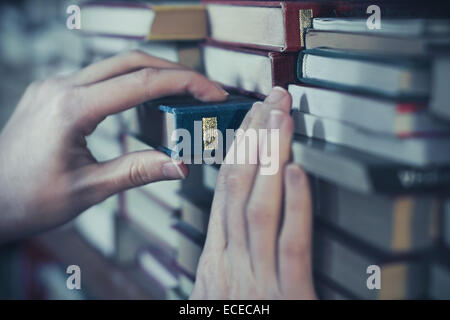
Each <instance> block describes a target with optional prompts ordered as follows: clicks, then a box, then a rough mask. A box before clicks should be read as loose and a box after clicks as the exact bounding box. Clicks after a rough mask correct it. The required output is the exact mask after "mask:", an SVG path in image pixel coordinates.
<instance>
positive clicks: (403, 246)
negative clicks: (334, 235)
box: [315, 180, 441, 253]
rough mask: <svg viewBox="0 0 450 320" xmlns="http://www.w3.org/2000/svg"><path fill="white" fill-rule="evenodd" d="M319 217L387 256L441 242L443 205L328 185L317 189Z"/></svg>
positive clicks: (321, 184)
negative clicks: (440, 229) (440, 230)
mask: <svg viewBox="0 0 450 320" xmlns="http://www.w3.org/2000/svg"><path fill="white" fill-rule="evenodd" d="M315 188H316V189H315V192H316V193H317V195H316V197H317V201H320V208H319V210H315V213H316V217H317V218H318V219H320V220H321V221H324V222H326V223H328V224H330V225H332V226H334V227H336V228H338V229H340V230H343V231H345V232H347V233H348V234H350V235H353V236H355V237H357V238H358V239H359V241H360V242H361V243H367V244H369V245H370V246H373V247H376V248H378V249H380V250H383V251H385V252H391V253H410V252H422V251H424V250H427V249H430V248H431V247H432V246H433V245H434V243H435V240H436V239H437V235H438V229H439V213H440V210H441V202H440V201H439V200H438V199H437V198H436V197H434V196H424V195H417V196H412V195H402V196H386V195H376V194H368V195H366V194H361V193H359V192H355V191H351V190H348V189H346V188H343V187H339V186H336V185H334V184H330V183H327V182H324V181H320V180H319V182H318V183H316V185H315Z"/></svg>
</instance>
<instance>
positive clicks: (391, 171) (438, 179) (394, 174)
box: [369, 167, 450, 194]
mask: <svg viewBox="0 0 450 320" xmlns="http://www.w3.org/2000/svg"><path fill="white" fill-rule="evenodd" d="M369 176H370V179H371V181H372V185H373V189H374V191H375V192H381V193H386V194H402V193H433V192H442V193H445V192H448V191H449V190H450V168H448V167H441V168H431V169H416V168H408V167H404V168H372V169H370V168H369Z"/></svg>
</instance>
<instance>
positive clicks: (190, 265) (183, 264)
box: [173, 221, 206, 277]
mask: <svg viewBox="0 0 450 320" xmlns="http://www.w3.org/2000/svg"><path fill="white" fill-rule="evenodd" d="M173 228H174V229H175V231H176V233H177V242H178V254H177V265H178V266H179V267H180V268H182V269H183V270H185V271H186V272H187V273H188V274H190V275H191V276H194V277H195V275H196V273H197V266H198V262H199V260H200V256H201V254H202V251H203V245H204V243H205V238H206V235H204V234H201V233H200V232H198V231H197V230H195V229H194V228H192V227H191V226H189V225H188V224H186V223H184V222H182V221H179V222H177V223H176V224H175V225H174V226H173Z"/></svg>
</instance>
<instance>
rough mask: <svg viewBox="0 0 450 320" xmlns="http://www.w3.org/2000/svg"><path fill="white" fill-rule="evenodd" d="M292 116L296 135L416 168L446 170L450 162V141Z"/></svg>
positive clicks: (332, 120) (331, 120)
mask: <svg viewBox="0 0 450 320" xmlns="http://www.w3.org/2000/svg"><path fill="white" fill-rule="evenodd" d="M292 115H293V117H294V126H295V129H294V132H295V133H297V134H298V135H302V136H307V137H310V138H316V139H320V140H325V141H327V142H331V143H335V144H338V145H342V146H346V147H349V148H354V149H357V150H359V151H361V152H365V153H368V154H372V155H376V156H379V157H383V158H387V159H390V160H392V161H395V162H399V163H403V164H405V165H409V166H414V167H424V168H427V167H428V168H433V167H435V166H445V165H447V164H448V163H449V161H450V150H449V149H448V145H449V143H450V138H449V137H440V136H439V137H430V138H424V137H418V138H416V137H412V138H408V139H398V138H395V137H392V136H387V135H384V134H375V133H373V132H368V131H366V130H362V129H360V128H358V127H356V126H353V125H349V124H347V123H344V122H341V121H338V120H334V119H328V118H321V117H317V116H314V115H311V114H306V113H301V112H296V113H293V114H292ZM422 178H424V177H423V176H422Z"/></svg>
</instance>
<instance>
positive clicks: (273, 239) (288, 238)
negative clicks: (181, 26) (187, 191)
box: [0, 51, 315, 299]
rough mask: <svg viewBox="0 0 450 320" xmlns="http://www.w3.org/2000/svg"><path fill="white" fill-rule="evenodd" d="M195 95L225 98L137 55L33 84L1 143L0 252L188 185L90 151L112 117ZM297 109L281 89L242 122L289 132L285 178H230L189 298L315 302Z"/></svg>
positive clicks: (168, 172)
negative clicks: (295, 142)
mask: <svg viewBox="0 0 450 320" xmlns="http://www.w3.org/2000/svg"><path fill="white" fill-rule="evenodd" d="M185 93H188V94H191V95H193V96H194V97H196V98H198V99H200V100H203V101H223V100H225V99H226V97H227V93H226V92H225V91H224V90H223V89H222V88H221V87H220V86H219V85H217V84H215V83H214V82H211V81H209V80H208V79H207V78H205V77H204V76H202V75H200V74H198V73H196V72H194V71H192V70H188V69H186V68H183V67H181V66H179V65H176V64H173V63H171V62H168V61H165V60H161V59H157V58H154V57H152V56H149V55H146V54H144V53H142V52H139V51H132V52H129V53H126V54H123V55H120V56H116V57H112V58H109V59H106V60H103V61H100V62H97V63H95V64H92V65H90V66H88V67H86V68H84V69H82V70H80V71H78V72H76V73H74V74H71V75H69V76H65V77H59V78H53V79H49V80H46V81H43V82H37V83H33V84H31V85H30V86H29V88H28V89H27V90H26V92H25V94H24V95H23V97H22V99H21V101H20V102H19V104H18V106H17V108H16V110H15V111H14V113H13V115H12V117H11V118H10V120H9V121H8V123H7V125H6V126H5V128H4V129H3V131H2V132H1V134H0V150H1V151H0V184H1V186H2V187H1V192H0V213H1V214H0V243H5V242H8V241H13V240H17V239H21V238H24V237H27V236H30V235H34V234H37V233H40V232H44V231H46V230H50V229H52V228H55V227H57V226H60V225H62V224H64V223H66V222H68V221H70V220H71V219H73V218H75V217H76V216H77V215H78V214H80V213H81V212H83V211H84V210H86V209H87V208H89V207H91V206H92V205H94V204H97V203H99V202H101V201H103V200H105V199H106V198H108V197H109V196H111V195H113V194H116V193H117V192H120V191H123V190H127V189H130V188H133V187H138V186H141V185H144V184H147V183H151V182H155V181H161V180H170V179H182V178H183V177H185V176H187V175H188V170H187V167H186V166H185V165H184V164H183V163H181V162H174V161H172V159H170V158H169V157H168V156H166V155H165V154H163V153H160V152H157V151H141V152H136V153H130V154H126V155H123V156H121V157H118V158H116V159H113V160H110V161H107V162H98V161H96V160H95V158H94V157H93V156H92V154H91V153H90V151H89V149H88V148H87V146H86V140H85V137H86V136H88V135H89V134H91V133H92V132H93V131H94V130H95V128H96V126H97V125H98V124H99V123H100V122H101V121H102V120H103V119H105V117H107V116H108V115H112V114H116V113H119V112H121V111H124V110H127V109H129V108H132V107H134V106H136V105H138V104H139V103H142V102H144V101H146V100H150V99H154V98H158V97H163V96H169V95H174V94H185ZM290 105H291V100H290V96H289V94H288V93H287V92H286V91H285V90H284V89H281V88H277V89H274V90H273V92H272V94H271V95H270V96H269V97H268V98H267V99H266V101H264V102H262V103H257V104H256V105H255V106H254V107H253V108H252V110H251V111H250V112H249V113H248V114H247V116H246V118H245V120H244V122H243V123H242V126H241V128H243V129H246V128H278V129H280V170H279V171H278V173H277V174H275V175H272V176H262V175H259V174H258V168H259V164H256V165H235V166H233V165H224V166H223V167H222V169H221V170H220V173H219V178H218V183H217V187H216V192H215V196H214V202H213V206H212V212H211V220H210V224H209V228H208V235H207V241H206V245H205V249H204V252H203V254H202V257H201V260H200V264H199V268H198V271H197V281H196V284H195V288H194V291H193V293H192V297H191V298H193V299H217V298H218V299H259V298H268V299H314V298H315V293H314V286H313V283H312V276H311V197H310V192H309V186H308V180H307V177H306V175H305V174H304V173H303V171H302V170H301V168H300V167H299V166H297V165H294V164H290V163H289V157H290V140H291V136H292V130H293V129H292V127H293V125H292V119H291V118H290V116H289V110H290ZM273 110H277V111H275V113H274V112H273ZM271 111H272V112H271ZM239 141H240V140H239V138H237V139H236V141H235V143H236V144H237V148H238V149H239V146H240V144H239Z"/></svg>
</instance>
